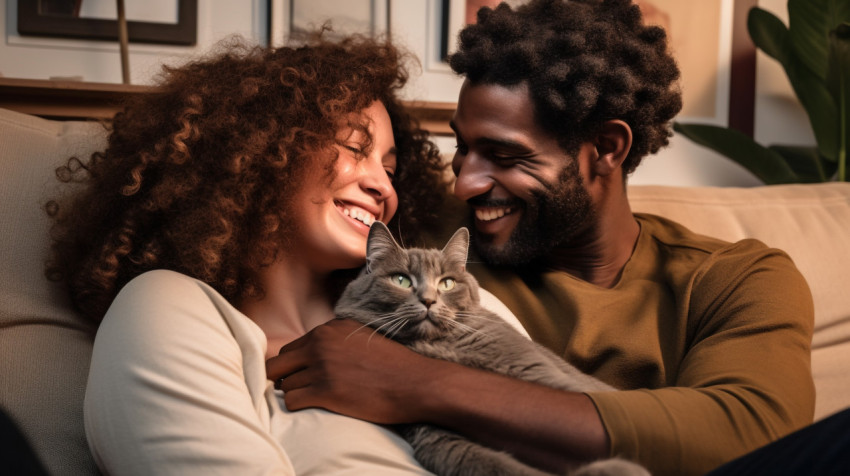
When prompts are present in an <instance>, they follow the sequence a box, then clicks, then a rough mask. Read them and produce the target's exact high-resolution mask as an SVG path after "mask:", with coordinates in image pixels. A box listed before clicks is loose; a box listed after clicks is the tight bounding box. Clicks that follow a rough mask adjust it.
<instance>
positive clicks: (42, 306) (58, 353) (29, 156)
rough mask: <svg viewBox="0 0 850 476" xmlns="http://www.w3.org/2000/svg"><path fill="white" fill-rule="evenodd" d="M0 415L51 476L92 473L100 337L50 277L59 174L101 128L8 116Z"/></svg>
mask: <svg viewBox="0 0 850 476" xmlns="http://www.w3.org/2000/svg"><path fill="white" fill-rule="evenodd" d="M0 137H2V140H0V177H2V180H3V186H2V187H0V252H2V260H0V262H2V263H3V266H0V302H1V303H2V306H0V330H2V331H0V375H2V376H3V377H2V378H0V407H2V409H3V410H4V411H5V412H7V413H8V414H9V416H10V417H11V418H12V419H13V420H14V421H15V422H16V423H17V424H18V425H19V427H20V428H21V429H22V431H23V432H24V434H25V435H26V437H27V438H28V439H29V441H30V443H31V445H32V446H33V447H34V448H35V450H36V453H37V454H38V455H39V457H40V458H41V459H42V461H43V462H44V464H45V466H46V467H47V469H48V471H49V472H50V473H51V474H92V473H94V472H95V466H94V463H93V461H92V458H91V456H90V454H89V451H88V446H87V444H86V440H85V434H84V433H83V423H82V422H83V415H82V408H83V406H82V399H83V392H84V389H85V382H86V378H87V375H88V366H89V360H90V356H91V346H92V339H93V336H94V328H93V327H92V326H91V325H89V324H87V323H85V322H84V321H82V320H81V319H80V318H79V317H78V316H77V315H76V314H75V313H74V312H73V311H72V310H71V307H70V304H69V302H68V299H67V297H66V294H65V293H64V292H63V289H62V287H61V286H60V285H58V284H56V283H53V282H50V281H48V280H47V279H46V278H45V277H44V260H45V257H46V256H47V251H48V248H49V228H50V219H49V217H48V216H47V215H46V213H45V212H44V210H43V205H44V203H45V202H46V201H47V199H48V198H51V196H52V194H54V193H56V192H57V190H58V181H57V180H56V178H55V173H54V169H55V168H56V166H58V165H60V164H61V163H63V162H64V161H65V160H67V158H68V157H69V156H70V155H74V154H78V155H79V156H80V157H85V156H88V154H89V153H90V152H91V151H92V150H94V149H95V148H97V147H102V145H103V144H104V143H105V142H104V140H105V131H104V128H103V126H102V125H100V124H97V123H94V122H90V123H88V122H81V121H71V122H60V121H48V120H44V119H40V118H37V117H33V116H29V115H26V114H20V113H16V112H12V111H8V110H4V109H0Z"/></svg>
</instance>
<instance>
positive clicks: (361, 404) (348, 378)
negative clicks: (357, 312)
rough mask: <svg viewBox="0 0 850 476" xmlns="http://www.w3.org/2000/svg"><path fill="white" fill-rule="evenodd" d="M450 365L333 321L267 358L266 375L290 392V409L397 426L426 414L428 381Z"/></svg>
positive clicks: (286, 398)
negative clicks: (313, 409) (314, 410)
mask: <svg viewBox="0 0 850 476" xmlns="http://www.w3.org/2000/svg"><path fill="white" fill-rule="evenodd" d="M446 364H448V363H447V362H443V361H438V360H435V359H430V358H427V357H424V356H422V355H420V354H417V353H415V352H413V351H411V350H410V349H408V348H407V347H404V346H403V345H401V344H399V343H397V342H395V341H392V340H390V339H387V338H385V337H384V336H382V335H381V334H378V333H377V332H375V330H374V329H372V328H370V327H365V326H363V325H362V324H360V323H357V322H355V321H352V320H348V319H333V320H331V321H329V322H327V323H326V324H323V325H321V326H318V327H316V328H315V329H313V330H312V331H310V332H308V333H307V334H305V335H303V336H301V337H300V338H298V339H296V340H294V341H292V342H290V343H289V344H286V345H285V346H283V347H282V348H281V349H280V353H279V354H278V355H277V356H276V357H272V358H271V359H269V360H267V361H266V375H267V376H268V378H269V379H271V380H272V381H274V382H276V383H275V385H276V386H279V388H280V389H281V390H283V391H284V393H285V394H284V401H285V402H286V407H287V408H288V409H289V410H301V409H304V408H311V407H317V408H324V409H326V410H330V411H333V412H337V413H342V414H344V415H348V416H352V417H355V418H360V419H363V420H368V421H372V422H375V423H384V424H392V423H408V422H413V421H420V420H421V419H422V418H423V417H424V415H423V413H422V411H421V408H422V406H421V405H422V404H423V403H424V399H426V398H427V396H428V392H429V390H428V389H427V387H429V385H428V383H429V382H431V381H432V380H431V379H432V376H436V375H438V373H433V372H438V371H439V370H438V369H439V368H440V367H441V366H443V365H446ZM449 365H450V364H449ZM430 391H433V390H430Z"/></svg>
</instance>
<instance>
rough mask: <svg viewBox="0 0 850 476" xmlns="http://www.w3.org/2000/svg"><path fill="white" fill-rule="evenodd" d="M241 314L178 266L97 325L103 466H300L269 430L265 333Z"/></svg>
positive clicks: (133, 288) (97, 445) (110, 470)
mask: <svg viewBox="0 0 850 476" xmlns="http://www.w3.org/2000/svg"><path fill="white" fill-rule="evenodd" d="M240 318H241V320H240ZM243 321H247V318H245V317H244V316H242V315H239V313H238V311H236V310H235V309H234V308H233V307H232V306H230V305H229V304H227V302H226V301H225V300H224V299H223V298H222V297H221V296H220V295H219V294H218V293H216V292H215V291H213V290H212V289H211V288H209V287H208V286H206V285H204V284H203V283H201V282H199V281H196V280H193V279H191V278H189V277H186V276H184V275H181V274H178V273H174V272H170V271H162V270H159V271H152V272H148V273H146V274H143V275H141V276H139V277H137V278H136V279H134V280H133V281H131V282H130V283H129V284H127V286H125V288H124V289H123V290H122V291H121V292H120V294H119V295H118V297H117V298H116V300H115V302H114V303H113V305H112V306H111V308H110V310H109V312H108V313H107V315H106V317H105V318H104V320H103V323H102V324H101V326H100V328H99V330H98V333H97V337H96V339H95V345H94V353H93V358H92V364H91V370H90V374H89V380H88V386H87V390H86V397H85V411H84V416H85V425H86V434H87V438H88V440H89V446H90V448H91V449H92V452H93V454H94V456H95V459H96V461H97V462H98V465H99V466H100V468H101V469H102V470H103V471H104V472H105V473H106V474H121V475H134V474H139V475H142V474H161V475H167V474H180V475H184V474H204V475H214V474H240V475H243V474H244V475H249V474H275V475H289V474H294V470H293V468H292V465H291V463H290V461H289V458H288V457H287V455H286V453H285V452H284V450H283V448H282V447H281V446H280V444H278V443H277V442H276V441H275V439H273V438H272V436H271V433H270V431H269V429H270V410H269V407H268V405H269V404H268V403H267V401H268V400H267V399H266V398H265V396H264V393H265V391H266V387H267V384H266V379H265V372H264V369H263V368H262V363H263V359H262V352H263V350H264V347H265V340H264V338H263V337H262V332H261V331H260V330H259V328H256V326H253V328H252V326H251V325H250V324H252V323H250V322H243ZM240 344H241V345H240ZM255 354H259V357H257V356H256V355H255ZM253 361H257V362H259V365H254V364H252V363H251V362H253ZM255 367H256V368H255ZM269 391H272V390H271V389H269Z"/></svg>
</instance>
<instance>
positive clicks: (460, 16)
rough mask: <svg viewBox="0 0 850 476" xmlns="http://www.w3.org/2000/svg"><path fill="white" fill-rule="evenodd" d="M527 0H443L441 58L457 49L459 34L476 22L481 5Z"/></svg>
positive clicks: (487, 5)
mask: <svg viewBox="0 0 850 476" xmlns="http://www.w3.org/2000/svg"><path fill="white" fill-rule="evenodd" d="M524 1H525V0H442V6H441V13H442V18H441V30H442V35H441V37H442V41H441V42H440V58H441V59H442V60H443V61H445V59H446V58H447V57H448V55H449V54H450V53H452V52H454V50H456V49H457V35H458V33H460V30H461V29H463V27H465V26H466V25H469V24H472V23H475V19H476V15H477V13H478V10H479V9H480V8H481V7H490V8H496V6H497V5H499V4H500V3H502V2H505V3H507V4H509V5H511V6H516V5H519V4H521V3H523V2H524Z"/></svg>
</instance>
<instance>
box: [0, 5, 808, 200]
mask: <svg viewBox="0 0 850 476" xmlns="http://www.w3.org/2000/svg"><path fill="white" fill-rule="evenodd" d="M389 1H390V6H391V8H390V19H389V23H390V28H391V30H392V32H393V34H394V35H395V37H396V39H397V40H399V41H401V42H402V43H403V44H405V45H406V46H407V47H408V48H409V49H410V50H411V51H412V52H413V53H415V54H416V56H417V57H419V58H420V63H421V64H420V66H421V69H420V70H419V71H417V72H416V73H418V74H416V75H415V76H414V78H413V80H412V82H411V83H410V86H409V87H408V89H407V90H406V96H407V98H408V99H423V100H429V101H440V102H454V101H455V100H456V98H457V92H458V90H459V88H460V83H461V80H460V78H457V77H456V76H455V75H454V74H453V73H452V72H451V71H450V69H449V68H448V66H447V65H446V64H445V63H442V62H441V61H440V60H439V58H438V53H437V51H438V45H439V41H440V38H439V36H438V32H439V18H440V17H439V4H440V1H439V0H389ZM724 2H725V3H724V5H727V6H728V5H730V4H731V0H724ZM786 2H787V0H761V1H760V2H759V5H760V6H761V7H762V8H765V9H766V10H768V11H771V12H773V13H775V14H776V15H777V16H779V17H780V18H782V19H783V20H784V21H786V22H787V10H786ZM16 3H17V2H16V1H14V0H0V14H3V16H4V19H3V21H0V29H2V31H0V34H2V37H3V38H4V40H5V41H4V42H3V43H2V44H0V74H2V75H4V76H6V77H15V78H39V79H47V78H49V77H51V76H82V77H83V79H84V80H86V81H95V82H113V83H118V82H120V81H121V68H120V59H119V56H118V45H117V42H116V43H111V42H92V41H81V40H59V39H45V38H33V37H22V36H20V35H18V34H17V28H16V26H15V24H16ZM266 4H267V2H266V1H265V0H251V1H250V3H249V2H221V1H215V2H213V1H204V0H202V1H200V2H198V8H199V12H198V44H197V46H195V47H177V46H169V47H164V46H159V45H142V44H131V45H130V68H131V77H132V82H133V83H135V84H146V83H148V82H150V78H151V77H152V76H153V75H154V74H156V72H157V71H158V70H159V66H160V64H162V63H179V62H182V61H184V60H185V59H186V58H188V57H191V56H192V55H195V54H198V53H200V52H203V51H206V50H207V48H208V47H210V46H211V45H212V44H214V43H215V42H216V41H218V40H220V39H222V38H224V37H226V36H228V35H230V34H234V33H238V34H242V35H244V36H246V37H249V38H253V39H255V40H256V41H258V42H264V41H265V38H266V37H267V31H266V20H265V19H266V15H267V12H266ZM724 8H725V7H724ZM727 13H728V10H727ZM756 75H757V80H756V88H757V89H756V110H755V119H756V127H755V136H756V140H757V141H759V142H761V143H762V144H772V143H794V144H814V138H813V136H812V132H811V129H810V127H809V125H808V120H807V118H806V115H805V113H804V111H803V110H802V108H801V107H800V105H799V103H798V102H797V100H796V98H795V97H794V94H793V92H792V90H791V87H790V85H789V84H788V81H787V78H786V77H785V74H784V72H783V71H782V69H781V67H780V66H779V65H778V63H777V62H776V61H774V60H773V59H771V58H769V57H767V56H766V55H764V53H762V52H758V58H757V72H756ZM722 112H723V114H725V111H722ZM683 120H687V118H684V119H683ZM721 125H725V124H721ZM438 144H439V145H440V147H441V149H442V150H444V151H446V153H447V154H451V153H452V150H453V146H454V140H453V139H452V138H446V137H442V138H438ZM630 181H631V183H633V184H662V185H679V186H690V185H718V186H745V187H748V186H755V185H760V182H759V181H758V180H757V179H756V178H755V177H754V176H753V175H752V174H750V173H749V172H747V171H746V170H744V169H743V168H742V167H740V166H739V165H737V164H736V163H734V162H732V161H731V160H729V159H727V158H725V157H723V156H721V155H719V154H716V153H714V152H712V151H709V150H708V149H705V148H703V147H700V146H697V145H695V144H694V143H692V142H690V141H689V140H687V139H685V138H683V137H679V136H674V137H673V138H672V140H671V145H670V146H669V147H667V148H666V149H664V150H662V151H661V152H660V153H659V154H658V155H657V156H654V157H648V158H647V159H646V160H645V161H644V163H643V164H642V165H641V166H640V167H639V168H638V170H637V171H636V172H635V174H634V175H633V176H632V177H631V179H630Z"/></svg>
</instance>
